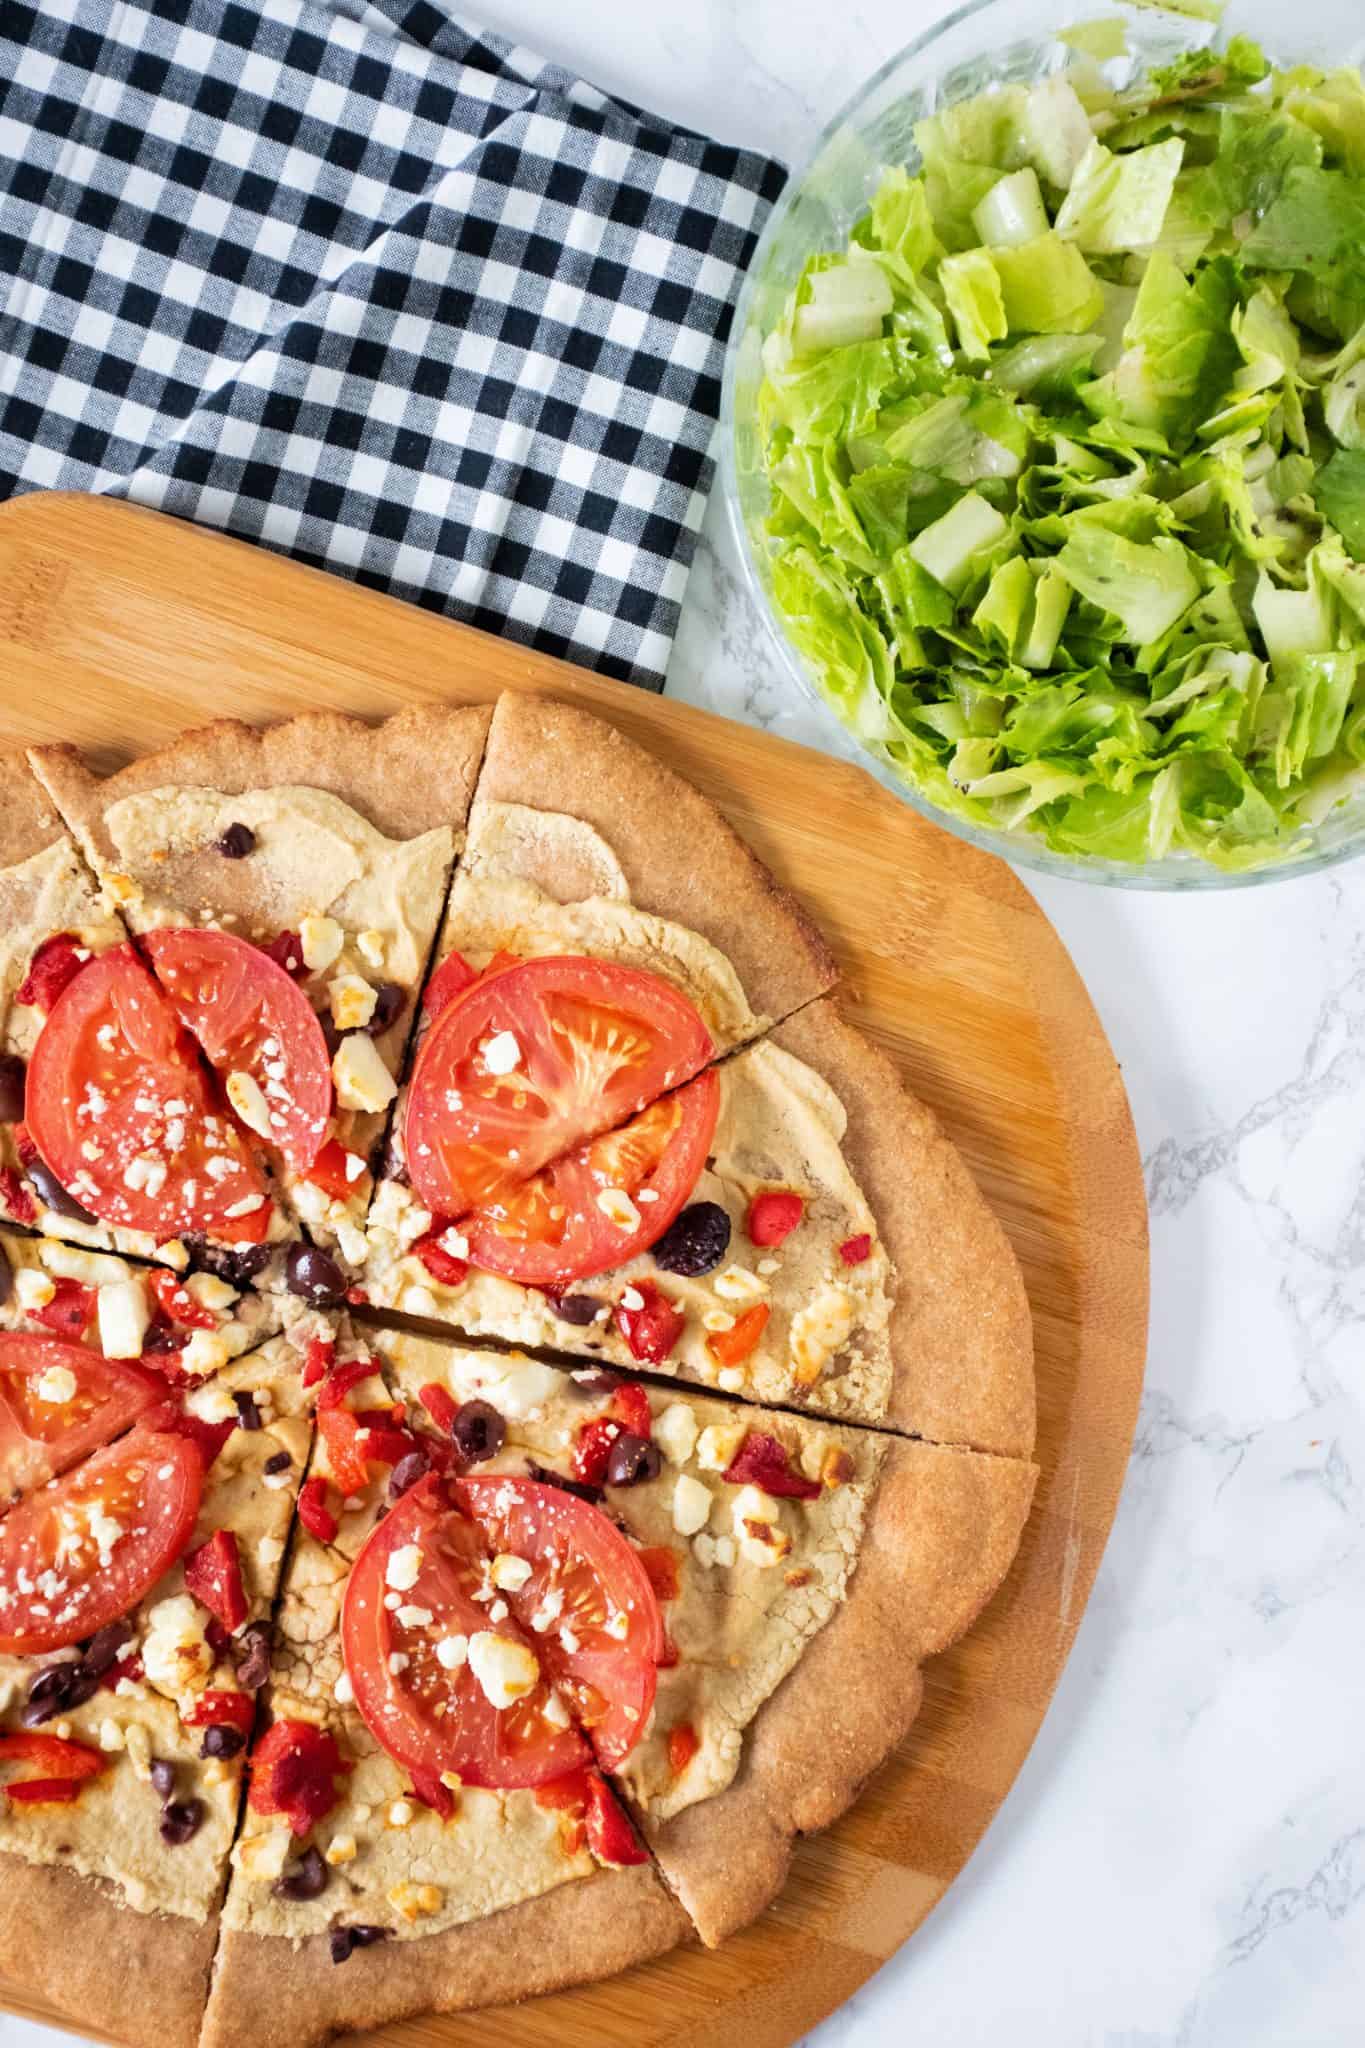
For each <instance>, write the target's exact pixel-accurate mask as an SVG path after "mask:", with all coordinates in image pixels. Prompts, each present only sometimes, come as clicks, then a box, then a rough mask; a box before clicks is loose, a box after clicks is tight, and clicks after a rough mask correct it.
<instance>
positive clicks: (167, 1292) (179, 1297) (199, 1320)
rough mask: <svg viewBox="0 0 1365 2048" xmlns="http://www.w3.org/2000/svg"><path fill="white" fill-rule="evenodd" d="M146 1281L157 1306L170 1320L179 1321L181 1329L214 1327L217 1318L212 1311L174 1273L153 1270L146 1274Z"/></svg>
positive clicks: (210, 1328)
mask: <svg viewBox="0 0 1365 2048" xmlns="http://www.w3.org/2000/svg"><path fill="white" fill-rule="evenodd" d="M147 1281H148V1285H149V1286H150V1287H151V1290H152V1293H153V1294H154V1295H155V1296H156V1300H157V1306H158V1308H160V1310H161V1311H162V1313H163V1315H165V1316H167V1317H169V1319H170V1321H171V1322H173V1323H179V1325H180V1327H181V1329H182V1330H212V1329H216V1327H217V1318H216V1317H215V1316H214V1315H213V1313H212V1311H211V1310H210V1309H206V1308H205V1307H204V1306H203V1304H202V1302H198V1301H196V1300H195V1298H194V1296H193V1295H192V1294H191V1293H190V1291H189V1289H188V1288H187V1287H186V1285H185V1283H184V1281H183V1280H181V1279H178V1278H177V1276H176V1275H175V1274H174V1273H167V1272H164V1271H161V1270H155V1271H153V1272H151V1273H149V1274H148V1275H147Z"/></svg>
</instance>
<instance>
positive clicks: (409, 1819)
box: [387, 1799, 417, 1828]
mask: <svg viewBox="0 0 1365 2048" xmlns="http://www.w3.org/2000/svg"><path fill="white" fill-rule="evenodd" d="M416 1817H417V1814H416V1809H415V1807H414V1806H413V1804H412V1801H411V1800H410V1799H395V1800H394V1802H393V1804H392V1806H390V1808H389V1811H388V1816H387V1818H388V1823H389V1826H390V1827H391V1828H406V1827H410V1826H411V1825H412V1823H413V1821H414V1820H415V1819H416Z"/></svg>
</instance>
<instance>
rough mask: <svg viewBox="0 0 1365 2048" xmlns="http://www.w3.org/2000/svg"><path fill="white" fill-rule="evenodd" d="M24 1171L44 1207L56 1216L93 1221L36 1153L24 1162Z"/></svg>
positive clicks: (84, 1221)
mask: <svg viewBox="0 0 1365 2048" xmlns="http://www.w3.org/2000/svg"><path fill="white" fill-rule="evenodd" d="M24 1172H25V1173H26V1174H27V1175H28V1177H29V1179H30V1180H31V1181H32V1182H33V1185H34V1187H35V1189H36V1190H37V1193H38V1199H39V1200H40V1201H41V1202H42V1204H43V1206H44V1208H47V1209H52V1210H54V1211H55V1212H56V1214H57V1215H58V1216H70V1217H73V1218H75V1219H76V1220H77V1221H79V1222H81V1223H93V1222H94V1221H95V1218H94V1217H93V1216H92V1215H91V1213H90V1211H89V1210H88V1209H83V1208H82V1207H81V1205H80V1203H79V1202H78V1201H77V1200H76V1197H75V1196H74V1195H72V1194H68V1193H67V1190H66V1189H65V1188H64V1187H63V1186H62V1184H61V1182H60V1181H59V1180H58V1178H57V1176H56V1174H55V1173H54V1172H53V1171H52V1168H51V1167H50V1166H49V1165H48V1164H47V1162H46V1161H45V1160H42V1159H39V1158H38V1157H37V1156H36V1155H35V1156H34V1157H33V1158H32V1159H29V1160H27V1161H26V1162H25V1164H24Z"/></svg>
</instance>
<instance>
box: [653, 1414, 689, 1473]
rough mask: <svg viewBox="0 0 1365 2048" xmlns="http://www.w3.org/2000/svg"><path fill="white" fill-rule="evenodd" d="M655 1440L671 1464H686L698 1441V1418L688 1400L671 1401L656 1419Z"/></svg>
mask: <svg viewBox="0 0 1365 2048" xmlns="http://www.w3.org/2000/svg"><path fill="white" fill-rule="evenodd" d="M654 1441H655V1443H656V1444H657V1445H658V1446H659V1449H660V1450H661V1451H662V1452H663V1454H664V1456H665V1457H666V1458H667V1459H668V1461H669V1463H670V1464H671V1465H685V1464H686V1463H687V1461H688V1459H689V1458H690V1457H691V1455H692V1452H693V1450H694V1449H695V1448H696V1442H697V1418H696V1416H695V1415H694V1414H693V1412H692V1410H691V1408H689V1406H688V1405H687V1403H686V1401H671V1402H670V1403H669V1405H668V1407H667V1408H665V1409H664V1412H663V1414H662V1415H659V1416H656V1417H655V1421H654Z"/></svg>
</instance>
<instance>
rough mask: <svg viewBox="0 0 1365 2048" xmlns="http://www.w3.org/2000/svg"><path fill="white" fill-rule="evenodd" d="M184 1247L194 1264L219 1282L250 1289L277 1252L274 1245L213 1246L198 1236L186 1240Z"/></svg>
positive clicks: (194, 1235)
mask: <svg viewBox="0 0 1365 2048" xmlns="http://www.w3.org/2000/svg"><path fill="white" fill-rule="evenodd" d="M184 1244H185V1248H186V1250H187V1251H188V1252H189V1255H190V1261H191V1263H192V1264H193V1265H195V1266H197V1267H199V1269H200V1270H201V1271H202V1272H205V1273H212V1274H213V1276H214V1278H215V1279H216V1280H224V1281H226V1282H227V1284H228V1286H229V1287H245V1286H247V1285H248V1283H249V1282H250V1281H252V1280H254V1279H255V1277H256V1275H257V1274H258V1273H259V1272H260V1271H261V1269H262V1267H263V1266H268V1265H269V1264H270V1259H271V1254H272V1253H273V1252H274V1249H275V1247H274V1245H273V1244H243V1245H225V1244H210V1243H209V1242H208V1240H207V1238H204V1237H200V1236H199V1235H198V1234H197V1233H195V1234H193V1235H191V1236H188V1237H186V1238H185V1239H184Z"/></svg>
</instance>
